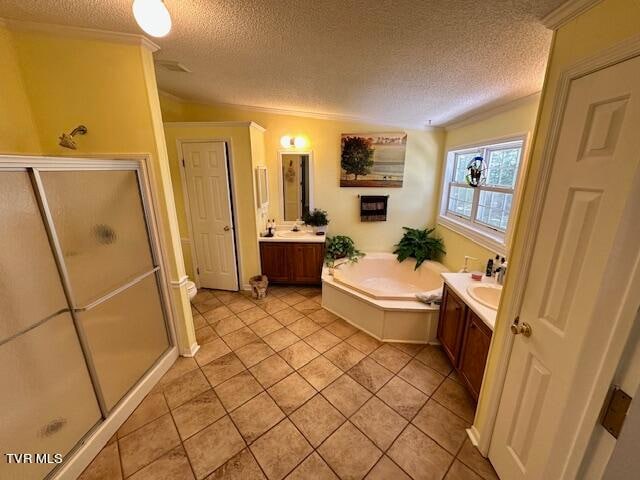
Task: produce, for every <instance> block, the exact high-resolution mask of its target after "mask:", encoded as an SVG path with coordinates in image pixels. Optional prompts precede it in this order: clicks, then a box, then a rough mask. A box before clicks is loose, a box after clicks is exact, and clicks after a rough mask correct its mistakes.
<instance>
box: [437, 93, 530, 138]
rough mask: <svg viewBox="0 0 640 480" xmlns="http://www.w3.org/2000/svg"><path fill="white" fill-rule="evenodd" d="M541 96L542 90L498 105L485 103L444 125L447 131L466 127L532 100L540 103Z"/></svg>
mask: <svg viewBox="0 0 640 480" xmlns="http://www.w3.org/2000/svg"><path fill="white" fill-rule="evenodd" d="M541 96H542V92H541V91H537V92H535V93H532V94H530V95H527V96H525V97H520V98H517V99H515V100H511V101H509V102H506V103H503V104H500V105H497V106H491V105H490V104H489V105H485V106H484V107H480V108H479V109H476V110H473V111H472V112H469V113H466V114H463V115H461V116H459V117H458V118H456V119H454V120H452V121H450V122H447V123H445V124H444V125H443V127H444V129H445V130H446V131H447V132H449V131H451V130H455V129H456V128H460V127H464V126H465V125H470V124H472V123H476V122H479V121H481V120H486V119H487V118H489V117H493V116H494V115H498V114H500V113H504V112H508V111H509V110H513V109H514V108H518V107H521V106H522V105H526V104H527V103H530V102H538V103H540V98H541Z"/></svg>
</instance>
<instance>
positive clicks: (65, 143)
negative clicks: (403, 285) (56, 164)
mask: <svg viewBox="0 0 640 480" xmlns="http://www.w3.org/2000/svg"><path fill="white" fill-rule="evenodd" d="M86 133H87V127H85V126H84V125H78V126H77V127H76V128H74V129H73V130H72V131H71V133H63V134H62V135H60V137H59V140H60V142H59V145H60V146H61V147H64V148H70V149H71V150H75V149H76V148H78V147H77V145H76V141H75V140H74V139H73V137H75V136H76V135H85V134H86Z"/></svg>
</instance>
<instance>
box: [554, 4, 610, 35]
mask: <svg viewBox="0 0 640 480" xmlns="http://www.w3.org/2000/svg"><path fill="white" fill-rule="evenodd" d="M601 1H602V0H567V1H566V2H564V3H563V4H562V5H560V6H559V7H558V8H556V9H555V10H552V11H551V12H550V13H548V14H547V15H545V16H544V17H543V18H542V24H543V25H544V26H545V27H547V28H549V29H551V30H557V29H559V28H560V27H562V26H563V25H565V24H567V23H568V22H570V21H571V20H573V19H574V18H576V17H577V16H579V15H581V14H582V13H584V12H586V11H587V10H589V9H590V8H591V7H593V6H595V5H596V4H597V3H600V2H601Z"/></svg>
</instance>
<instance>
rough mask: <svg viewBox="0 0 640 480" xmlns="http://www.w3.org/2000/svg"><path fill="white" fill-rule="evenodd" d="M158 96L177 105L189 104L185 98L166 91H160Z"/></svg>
mask: <svg viewBox="0 0 640 480" xmlns="http://www.w3.org/2000/svg"><path fill="white" fill-rule="evenodd" d="M158 95H159V96H161V97H166V98H168V99H169V100H173V101H174V102H176V103H187V102H186V101H185V100H184V98H182V97H179V96H177V95H174V94H173V93H169V92H167V91H166V90H160V89H158Z"/></svg>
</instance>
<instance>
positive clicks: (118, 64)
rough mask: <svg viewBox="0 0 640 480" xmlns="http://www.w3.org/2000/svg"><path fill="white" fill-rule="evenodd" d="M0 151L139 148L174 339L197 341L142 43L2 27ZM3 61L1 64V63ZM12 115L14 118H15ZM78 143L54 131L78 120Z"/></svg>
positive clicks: (187, 343)
mask: <svg viewBox="0 0 640 480" xmlns="http://www.w3.org/2000/svg"><path fill="white" fill-rule="evenodd" d="M0 61H2V67H3V71H2V75H0V91H1V94H0V107H1V108H2V112H1V114H2V115H1V119H0V134H1V135H0V153H7V154H31V153H34V154H41V155H52V156H60V155H63V156H74V157H79V156H83V155H101V156H102V155H104V156H106V157H109V156H110V155H114V154H118V155H122V154H144V155H145V156H148V157H149V163H148V167H149V175H150V179H149V180H150V183H151V186H152V193H153V198H154V203H155V206H156V214H157V220H158V221H159V222H158V223H159V233H160V241H161V244H162V247H163V248H162V250H163V253H164V260H165V264H166V266H167V269H168V271H167V272H166V273H167V276H168V277H169V280H171V281H172V282H173V283H174V285H176V286H175V287H174V288H172V290H171V293H172V299H173V306H174V316H175V319H176V330H177V334H178V341H179V346H180V349H181V351H182V352H188V351H190V348H191V346H192V345H193V344H194V343H195V335H194V333H193V322H192V319H191V309H190V305H189V302H188V298H187V296H186V288H185V287H184V286H183V285H179V283H180V279H181V278H182V277H183V276H184V266H183V260H182V252H181V249H180V243H179V230H178V224H177V218H176V215H175V207H174V204H173V192H172V189H171V180H170V176H169V166H168V160H167V156H166V143H165V140H164V135H163V130H162V117H161V113H160V106H159V101H158V94H157V86H156V79H155V72H154V69H153V57H152V53H151V51H150V50H148V49H147V48H146V47H144V46H142V44H140V43H136V44H131V43H129V44H125V43H122V42H120V41H118V40H114V41H108V40H95V39H91V38H88V37H87V36H86V35H83V34H79V33H78V32H77V31H75V30H73V29H67V30H64V31H59V32H56V33H50V32H47V33H45V32H39V31H34V30H28V31H27V30H22V29H20V28H13V27H11V25H10V26H9V27H8V29H4V28H1V27H0ZM5 61H6V63H5ZM14 120H15V121H14ZM81 123H82V124H85V125H86V126H87V127H88V130H89V133H88V134H87V135H85V136H83V137H80V138H78V149H77V150H75V151H72V150H68V149H64V148H62V147H60V146H59V145H58V137H59V135H60V134H61V133H62V132H64V131H67V132H68V131H69V130H71V129H73V128H74V127H76V126H77V125H79V124H81Z"/></svg>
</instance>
